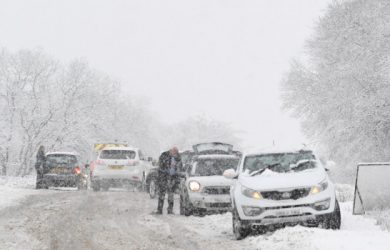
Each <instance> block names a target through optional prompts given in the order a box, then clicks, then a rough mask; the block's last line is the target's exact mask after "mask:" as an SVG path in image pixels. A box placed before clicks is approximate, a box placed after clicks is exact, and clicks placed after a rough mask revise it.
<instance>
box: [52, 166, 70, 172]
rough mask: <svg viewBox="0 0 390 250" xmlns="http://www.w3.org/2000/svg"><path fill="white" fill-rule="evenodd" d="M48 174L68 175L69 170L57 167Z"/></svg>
mask: <svg viewBox="0 0 390 250" xmlns="http://www.w3.org/2000/svg"><path fill="white" fill-rule="evenodd" d="M50 173H53V174H66V173H69V170H68V169H66V168H61V167H57V168H53V169H51V170H50Z"/></svg>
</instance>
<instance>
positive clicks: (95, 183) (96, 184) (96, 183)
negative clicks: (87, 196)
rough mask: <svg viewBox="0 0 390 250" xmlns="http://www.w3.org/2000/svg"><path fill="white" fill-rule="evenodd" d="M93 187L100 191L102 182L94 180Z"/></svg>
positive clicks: (94, 189)
mask: <svg viewBox="0 0 390 250" xmlns="http://www.w3.org/2000/svg"><path fill="white" fill-rule="evenodd" d="M92 189H93V191H95V192H97V191H100V183H99V182H97V181H94V182H92Z"/></svg>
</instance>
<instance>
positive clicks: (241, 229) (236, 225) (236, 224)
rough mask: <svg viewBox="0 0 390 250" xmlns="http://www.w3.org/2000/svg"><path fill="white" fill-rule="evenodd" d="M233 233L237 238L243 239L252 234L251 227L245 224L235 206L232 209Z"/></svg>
mask: <svg viewBox="0 0 390 250" xmlns="http://www.w3.org/2000/svg"><path fill="white" fill-rule="evenodd" d="M232 224H233V234H234V237H235V238H236V240H242V239H244V238H245V237H247V236H248V235H249V234H250V232H251V231H250V229H249V228H248V227H246V226H244V225H243V223H242V221H241V219H240V216H239V215H238V212H237V210H236V209H235V208H233V210H232Z"/></svg>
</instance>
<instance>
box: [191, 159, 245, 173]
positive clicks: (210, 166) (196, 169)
mask: <svg viewBox="0 0 390 250" xmlns="http://www.w3.org/2000/svg"><path fill="white" fill-rule="evenodd" d="M238 161H239V159H237V158H232V159H198V160H197V161H196V162H195V164H194V166H193V170H192V174H193V175H194V176H212V175H222V174H223V172H224V171H225V170H227V169H231V168H233V169H236V167H237V165H238Z"/></svg>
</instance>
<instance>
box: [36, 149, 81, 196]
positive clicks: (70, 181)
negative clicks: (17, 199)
mask: <svg viewBox="0 0 390 250" xmlns="http://www.w3.org/2000/svg"><path fill="white" fill-rule="evenodd" d="M84 171H85V169H82V168H81V164H80V159H79V155H78V154H76V153H70V152H51V153H47V154H46V164H45V168H44V175H43V180H42V183H43V187H44V188H49V187H77V188H78V189H86V188H87V181H86V178H87V177H86V176H87V175H86V174H85V173H83V172H84Z"/></svg>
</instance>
